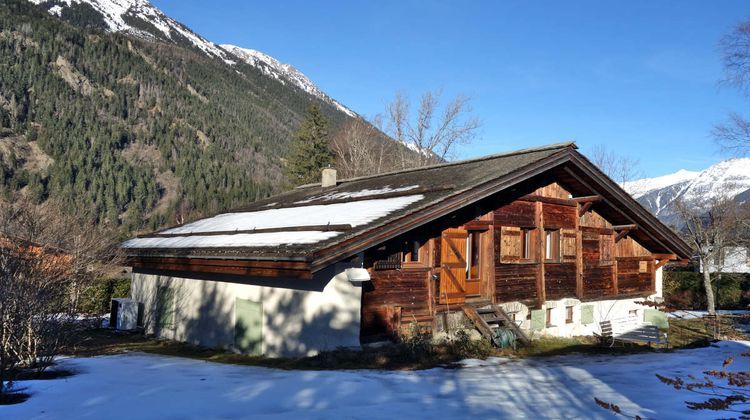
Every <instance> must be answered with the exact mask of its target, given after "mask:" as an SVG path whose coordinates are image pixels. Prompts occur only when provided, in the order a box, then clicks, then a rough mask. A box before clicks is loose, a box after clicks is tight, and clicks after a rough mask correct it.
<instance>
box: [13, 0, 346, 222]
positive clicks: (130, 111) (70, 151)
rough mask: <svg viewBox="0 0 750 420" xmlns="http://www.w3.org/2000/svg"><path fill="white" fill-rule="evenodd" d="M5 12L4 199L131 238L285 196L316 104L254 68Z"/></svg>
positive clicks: (338, 117) (33, 11)
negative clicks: (88, 218) (82, 218)
mask: <svg viewBox="0 0 750 420" xmlns="http://www.w3.org/2000/svg"><path fill="white" fill-rule="evenodd" d="M91 26H96V25H89V26H87V27H81V26H74V25H71V24H69V23H65V22H63V21H62V20H60V19H58V18H56V17H52V16H49V15H48V14H47V13H45V12H44V11H43V10H42V9H40V8H38V7H37V6H35V5H33V4H31V3H28V2H27V1H25V0H0V167H1V168H2V169H1V170H2V174H3V176H2V185H0V187H1V188H2V193H3V194H4V196H5V197H6V198H8V197H10V194H12V193H14V192H21V193H23V194H26V195H28V196H30V197H31V198H32V199H33V200H34V201H35V202H37V203H41V202H43V201H45V200H47V199H50V198H54V199H58V200H60V201H62V202H63V203H64V204H65V206H66V207H68V208H69V209H70V210H79V211H82V210H83V209H85V210H86V211H88V212H91V214H92V217H95V218H96V219H97V221H98V222H100V223H102V222H107V223H112V224H115V225H118V226H120V227H121V231H122V232H124V233H125V232H132V231H135V230H138V229H142V228H143V229H145V228H155V227H158V226H161V225H164V224H173V223H174V222H175V220H178V219H179V218H180V217H181V216H185V214H190V215H196V214H201V213H202V214H205V213H211V212H215V211H218V210H220V209H224V208H227V207H231V206H233V205H237V204H240V203H246V202H248V201H252V200H255V199H257V198H259V197H263V196H267V195H269V194H271V193H273V192H276V191H278V190H280V189H281V188H283V187H282V186H283V181H284V180H283V172H282V166H283V165H282V159H283V157H284V156H285V154H286V151H287V149H288V146H289V144H290V142H291V140H292V138H293V133H294V131H295V130H296V129H297V127H298V126H299V122H300V121H301V119H302V116H303V115H304V112H305V109H306V108H307V107H308V105H309V104H310V103H311V102H316V103H318V105H319V106H320V107H321V109H322V110H323V113H324V115H325V117H326V118H327V119H328V120H329V123H330V124H331V127H332V129H335V128H336V127H339V126H341V125H342V124H344V123H345V122H346V121H347V120H349V119H350V117H349V116H347V115H346V114H344V113H343V112H341V111H340V110H337V109H336V108H334V107H333V106H331V105H330V104H329V103H326V102H323V101H321V100H319V99H317V98H315V97H313V96H311V95H310V94H309V93H306V92H304V91H302V90H300V89H297V88H295V87H293V86H289V85H288V84H287V85H285V84H282V83H280V82H278V81H277V80H274V79H272V78H269V77H268V76H266V75H264V74H263V73H262V72H261V71H259V70H258V69H256V68H255V67H252V66H250V65H247V64H244V63H241V62H238V63H236V64H234V65H227V64H226V63H225V62H223V61H222V60H221V59H219V58H216V57H214V58H212V57H210V56H207V55H205V54H201V53H200V52H198V51H195V50H194V49H190V48H186V47H181V46H179V45H174V44H169V43H164V42H158V41H146V40H141V39H138V38H135V37H128V36H126V35H122V34H116V33H106V32H103V31H102V30H100V29H98V28H96V27H91Z"/></svg>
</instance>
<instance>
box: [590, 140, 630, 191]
mask: <svg viewBox="0 0 750 420" xmlns="http://www.w3.org/2000/svg"><path fill="white" fill-rule="evenodd" d="M589 158H590V159H591V161H592V162H593V163H594V164H595V165H596V166H597V167H598V168H599V169H601V170H602V172H604V173H605V174H607V176H609V177H610V178H612V179H613V180H615V182H618V183H620V184H624V183H626V182H630V181H634V180H635V179H637V178H639V177H641V176H642V175H643V174H642V173H641V171H640V170H639V169H638V164H639V163H640V161H639V160H638V159H634V158H631V157H629V156H621V155H618V154H617V153H615V152H614V151H611V150H609V149H607V146H605V145H602V144H599V145H596V146H594V147H592V148H591V153H589Z"/></svg>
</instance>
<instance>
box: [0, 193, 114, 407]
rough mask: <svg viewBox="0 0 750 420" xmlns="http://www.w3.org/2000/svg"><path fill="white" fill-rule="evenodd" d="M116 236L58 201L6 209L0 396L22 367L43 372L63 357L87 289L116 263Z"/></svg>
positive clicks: (16, 202) (1, 226)
mask: <svg viewBox="0 0 750 420" xmlns="http://www.w3.org/2000/svg"><path fill="white" fill-rule="evenodd" d="M113 237H114V236H110V235H108V234H106V233H104V232H103V231H102V229H100V228H97V227H95V226H94V225H93V224H92V222H88V221H87V220H86V219H85V218H80V217H76V216H70V215H66V214H65V213H64V212H62V211H60V209H59V208H58V207H56V206H54V203H52V202H50V203H48V204H45V206H35V205H33V204H31V203H30V202H29V201H28V200H26V199H24V198H23V197H16V198H14V199H13V200H12V201H11V202H10V203H3V204H1V205H0V397H2V394H3V392H5V391H7V390H8V388H9V387H8V386H6V385H3V384H5V383H6V382H12V381H11V380H12V378H13V374H14V372H15V371H16V369H17V368H18V367H23V368H29V369H36V370H37V371H38V372H41V371H42V370H44V369H45V368H46V367H47V366H49V365H50V364H51V362H52V361H53V359H54V357H55V356H56V355H58V354H59V351H60V349H61V348H62V346H63V345H64V344H65V342H66V340H67V339H68V338H70V334H69V333H70V328H72V327H73V326H74V322H73V321H74V319H75V316H76V312H77V306H78V299H79V296H80V294H81V290H82V289H83V288H85V287H86V286H87V285H88V284H89V283H90V282H92V281H93V280H94V279H96V278H97V277H98V276H99V275H100V274H101V273H102V272H103V271H107V270H109V267H110V266H111V264H114V263H116V261H117V260H118V258H117V252H116V251H115V249H116V248H115V247H113V245H112V243H111V241H109V240H108V238H113Z"/></svg>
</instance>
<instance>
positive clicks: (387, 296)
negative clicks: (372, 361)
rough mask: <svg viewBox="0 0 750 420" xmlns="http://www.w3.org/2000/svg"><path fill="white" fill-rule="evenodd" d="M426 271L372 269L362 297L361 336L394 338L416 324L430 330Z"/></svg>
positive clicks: (364, 285)
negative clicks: (410, 325)
mask: <svg viewBox="0 0 750 420" xmlns="http://www.w3.org/2000/svg"><path fill="white" fill-rule="evenodd" d="M429 274H430V269H429V268H424V269H418V268H409V269H400V270H375V271H373V272H372V275H371V281H369V282H367V283H364V284H363V287H364V290H363V294H362V330H361V334H362V336H363V337H376V336H383V337H386V336H391V337H393V336H395V335H397V334H398V333H399V331H400V330H401V329H402V328H405V327H407V326H408V325H409V324H410V323H412V322H414V321H416V322H418V323H420V324H421V325H423V326H426V327H431V325H432V312H431V309H430V307H431V302H432V301H433V298H432V296H431V294H432V293H431V285H430V279H429Z"/></svg>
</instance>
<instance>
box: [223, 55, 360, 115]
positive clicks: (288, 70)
mask: <svg viewBox="0 0 750 420" xmlns="http://www.w3.org/2000/svg"><path fill="white" fill-rule="evenodd" d="M221 48H223V49H224V50H226V51H228V52H230V53H232V54H234V56H235V57H237V58H238V59H240V60H242V61H244V62H246V63H248V64H250V65H251V66H253V67H256V68H258V69H259V70H260V71H262V72H263V73H264V74H266V75H267V76H270V77H273V78H275V79H277V80H278V81H279V82H281V83H291V84H292V85H294V86H296V87H298V88H299V89H302V90H303V91H305V92H307V93H309V94H311V95H313V96H316V97H318V98H320V99H322V100H324V101H326V102H328V103H330V104H331V105H333V106H335V107H336V108H338V109H339V110H340V111H342V112H344V113H345V114H347V115H349V116H350V117H355V116H356V115H357V114H355V113H354V112H353V111H352V110H350V109H349V108H347V107H345V106H344V105H341V104H340V103H339V102H337V101H336V100H335V99H333V98H331V97H330V96H328V95H326V94H325V92H323V91H322V90H320V88H318V87H317V86H316V85H315V83H313V81H312V80H310V78H308V77H307V76H305V75H304V73H302V72H301V71H299V70H297V69H296V68H294V66H292V65H291V64H284V63H282V62H280V61H279V60H277V59H275V58H273V57H271V56H270V55H268V54H264V53H262V52H260V51H258V50H253V49H250V48H242V47H238V46H236V45H231V44H221Z"/></svg>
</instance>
